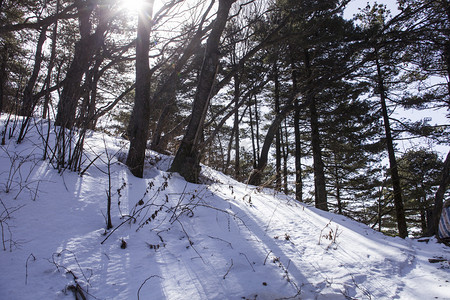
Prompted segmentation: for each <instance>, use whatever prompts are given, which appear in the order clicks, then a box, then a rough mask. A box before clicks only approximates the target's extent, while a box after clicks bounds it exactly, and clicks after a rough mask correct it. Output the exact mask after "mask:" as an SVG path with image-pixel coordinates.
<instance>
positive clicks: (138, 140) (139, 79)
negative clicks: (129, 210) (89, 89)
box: [126, 0, 154, 178]
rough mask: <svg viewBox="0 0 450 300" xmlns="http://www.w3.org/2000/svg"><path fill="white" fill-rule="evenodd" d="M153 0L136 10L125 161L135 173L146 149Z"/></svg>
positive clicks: (138, 174) (140, 169) (141, 171)
mask: <svg viewBox="0 0 450 300" xmlns="http://www.w3.org/2000/svg"><path fill="white" fill-rule="evenodd" d="M153 4H154V0H146V1H145V2H144V7H145V9H144V10H143V11H141V12H140V13H139V20H138V31H137V39H136V88H135V98H134V107H133V112H132V114H131V118H130V124H129V126H128V128H129V132H128V135H129V136H128V137H129V139H130V148H129V150H128V157H127V161H126V164H127V166H128V168H129V169H130V171H131V173H133V175H134V176H136V177H141V178H142V177H143V175H144V159H145V149H146V146H147V139H148V132H149V122H150V109H151V103H150V76H151V74H150V66H149V56H148V54H149V50H150V31H151V24H152V20H151V16H152V15H153Z"/></svg>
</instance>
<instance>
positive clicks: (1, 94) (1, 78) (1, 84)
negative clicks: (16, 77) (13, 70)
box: [0, 43, 8, 113]
mask: <svg viewBox="0 0 450 300" xmlns="http://www.w3.org/2000/svg"><path fill="white" fill-rule="evenodd" d="M7 63H8V45H7V43H5V44H4V45H3V49H2V61H1V65H0V113H2V112H3V109H4V107H3V105H4V103H5V101H4V98H5V85H6V81H7V79H8V72H6V66H7Z"/></svg>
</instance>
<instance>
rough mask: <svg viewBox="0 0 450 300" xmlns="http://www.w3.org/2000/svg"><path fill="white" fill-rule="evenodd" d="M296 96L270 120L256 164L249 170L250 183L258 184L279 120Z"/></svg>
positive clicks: (288, 110) (289, 109) (292, 107)
mask: <svg viewBox="0 0 450 300" xmlns="http://www.w3.org/2000/svg"><path fill="white" fill-rule="evenodd" d="M295 98H296V97H293V98H292V99H291V100H290V101H289V102H288V103H287V104H286V106H285V107H284V108H283V109H282V110H281V112H280V113H279V114H277V115H276V117H275V119H274V120H273V121H272V124H270V127H269V129H268V130H267V133H266V137H265V139H264V144H263V146H262V148H261V154H260V156H259V159H258V164H257V166H256V168H254V169H253V171H252V172H251V174H250V176H249V178H248V180H247V183H248V184H251V185H260V184H261V180H262V174H263V171H264V169H265V168H266V166H267V161H268V158H269V150H270V146H271V145H272V141H273V139H274V137H275V135H276V133H277V131H278V128H279V127H280V124H281V122H282V121H283V120H284V118H286V116H287V115H288V114H289V113H290V112H291V111H292V110H293V109H294V107H295V106H294V105H292V102H293V101H294V99H295Z"/></svg>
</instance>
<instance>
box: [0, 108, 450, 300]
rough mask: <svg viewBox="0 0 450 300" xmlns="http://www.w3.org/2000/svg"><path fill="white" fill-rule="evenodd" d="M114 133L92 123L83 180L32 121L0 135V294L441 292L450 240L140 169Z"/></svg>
mask: <svg viewBox="0 0 450 300" xmlns="http://www.w3.org/2000/svg"><path fill="white" fill-rule="evenodd" d="M4 121H5V117H4V116H2V118H1V122H2V123H1V124H0V126H1V127H0V128H1V130H3V124H4ZM42 126H43V127H42V128H43V130H44V131H43V132H45V127H46V125H45V123H44V124H42ZM38 128H40V127H39V126H38ZM124 143H125V142H124V141H120V140H116V139H113V138H110V137H107V136H104V135H102V134H100V133H91V134H90V136H89V138H88V139H87V145H86V149H87V151H86V153H87V154H88V156H90V157H91V159H92V158H94V157H95V156H96V155H98V154H101V159H98V160H96V162H95V164H94V165H92V166H91V167H90V168H89V169H88V171H87V172H86V173H85V174H84V175H83V176H82V177H80V176H79V175H77V174H76V173H73V172H70V171H65V172H63V173H62V174H59V173H58V172H57V171H56V170H54V169H53V167H52V166H50V165H49V164H48V163H47V162H45V161H42V160H41V157H42V151H43V150H42V148H43V147H42V142H41V141H40V137H39V134H38V133H37V131H36V130H35V129H32V131H31V132H30V133H29V135H28V136H27V138H26V140H25V141H24V142H23V143H22V144H19V145H18V144H16V143H15V140H14V139H11V140H8V139H7V144H6V145H5V146H1V148H0V200H1V202H0V220H1V225H2V234H3V235H2V245H1V246H2V249H3V248H5V249H6V250H4V251H0V270H1V271H0V299H74V292H73V287H74V286H76V284H78V285H79V288H80V289H81V290H82V293H83V295H85V296H87V298H88V299H190V300H193V299H286V298H289V299H450V283H449V280H450V266H449V263H448V260H449V259H450V249H449V248H446V247H445V246H443V245H441V244H437V243H436V242H435V241H434V240H430V241H429V242H428V243H425V242H419V241H417V240H411V239H406V240H402V239H400V238H392V237H387V236H384V235H383V234H381V233H378V232H375V231H373V230H372V229H370V228H368V227H367V226H365V225H362V224H359V223H357V222H354V221H352V220H349V219H347V218H345V217H343V216H339V215H335V214H331V213H326V212H322V211H319V210H316V209H315V208H311V207H308V206H305V205H303V204H300V203H298V202H296V201H294V200H293V199H291V198H289V197H287V196H284V195H281V194H277V193H275V192H274V191H272V190H266V189H263V190H259V189H257V188H255V187H253V186H246V185H245V184H242V183H238V182H236V181H234V180H232V179H230V178H228V177H226V176H225V175H223V174H221V173H219V172H216V171H214V170H211V169H209V168H204V169H203V174H202V175H203V177H204V178H205V182H206V183H205V184H202V185H194V184H189V183H186V182H185V181H184V180H183V179H182V178H181V177H180V176H179V175H177V174H171V173H169V172H167V171H166V170H167V167H168V166H169V164H170V158H169V157H165V156H161V155H159V154H155V153H150V152H149V157H150V158H149V159H148V162H147V163H148V165H147V166H146V171H145V176H144V177H145V178H144V179H138V178H135V177H133V176H132V175H131V173H130V172H129V171H128V170H127V168H126V167H125V166H124V165H123V164H122V163H121V162H120V161H119V160H118V158H119V159H123V157H124V153H126V148H124V145H125V146H126V144H124ZM105 145H106V146H105ZM105 149H107V150H108V151H107V153H108V155H107V153H106V151H105ZM113 155H115V156H113ZM108 156H109V157H110V158H111V180H112V181H111V182H112V188H111V190H112V203H113V206H112V213H113V225H114V227H113V229H111V230H108V231H106V230H105V228H106V226H105V225H106V223H105V218H104V215H105V213H106V199H107V197H106V190H108V175H107V166H108V165H107V161H108ZM206 179H208V180H206ZM7 191H8V192H7ZM119 202H120V205H119ZM430 258H443V260H444V261H440V262H437V263H430V262H429V259H430ZM438 260H440V259H438ZM80 299H81V298H80Z"/></svg>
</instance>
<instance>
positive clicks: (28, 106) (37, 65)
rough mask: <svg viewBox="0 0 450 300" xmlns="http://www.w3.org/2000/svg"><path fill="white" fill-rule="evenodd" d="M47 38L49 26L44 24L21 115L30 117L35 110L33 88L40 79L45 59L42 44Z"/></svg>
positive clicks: (26, 87) (24, 94) (24, 95)
mask: <svg viewBox="0 0 450 300" xmlns="http://www.w3.org/2000/svg"><path fill="white" fill-rule="evenodd" d="M46 39H47V26H44V27H43V28H42V29H41V33H40V34H39V38H38V42H37V45H36V53H35V55H34V67H33V72H32V73H31V76H30V79H29V80H28V82H27V85H26V86H25V89H24V91H23V98H22V108H21V110H20V115H22V116H25V117H30V116H31V114H32V111H33V107H34V103H33V89H34V86H35V85H36V81H37V79H38V75H39V72H40V70H41V63H42V60H43V55H42V46H43V45H44V42H45V40H46Z"/></svg>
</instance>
